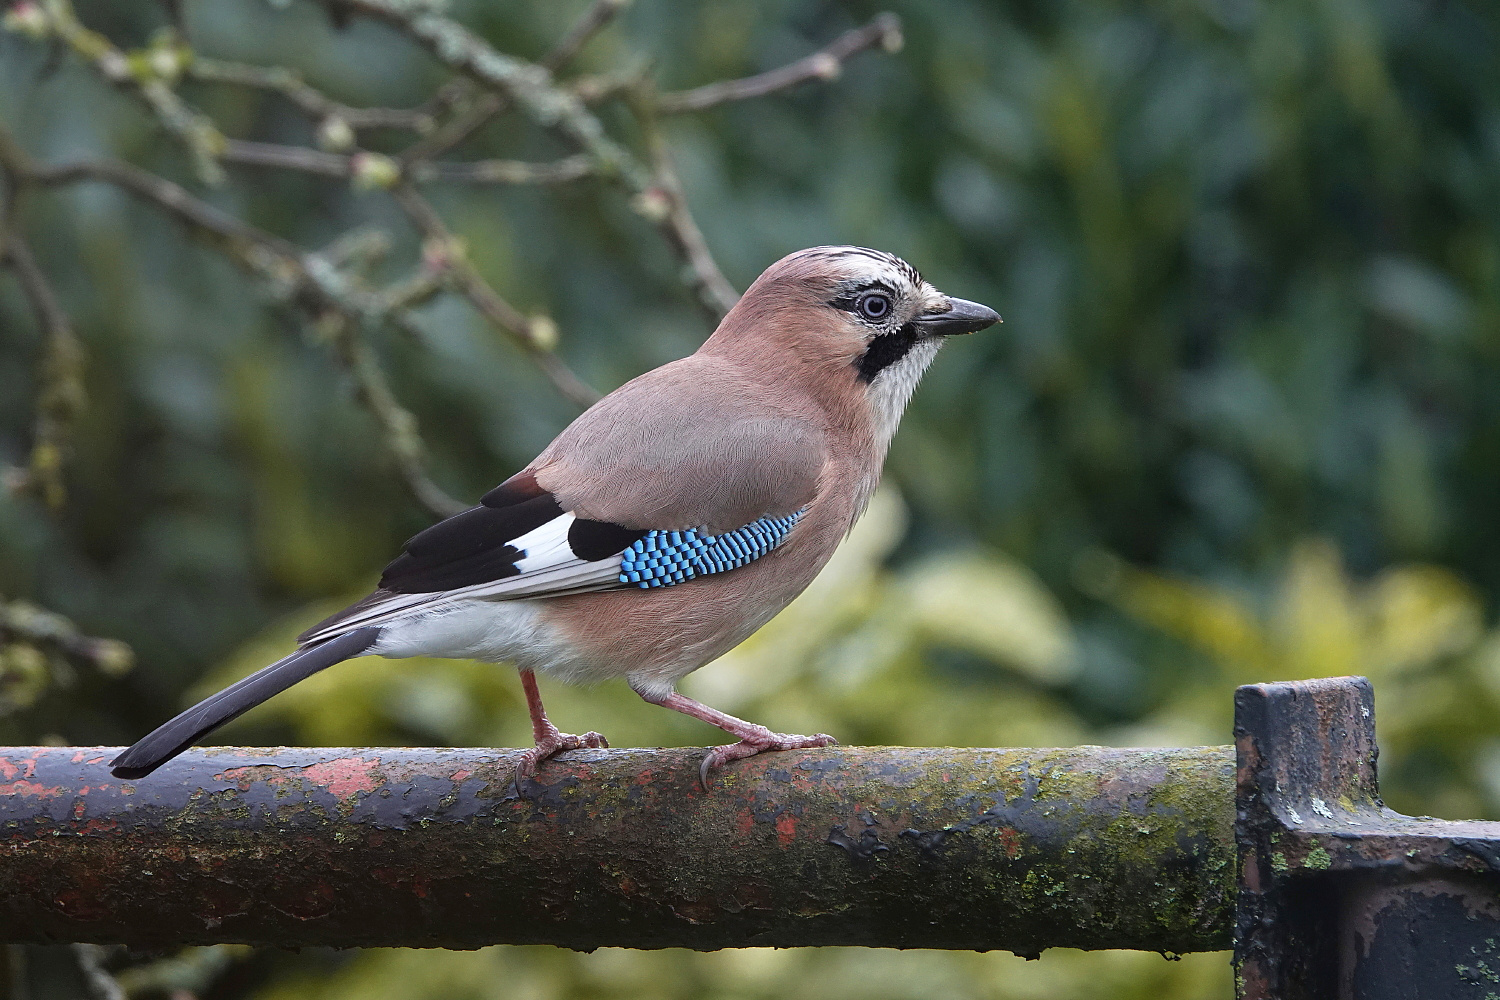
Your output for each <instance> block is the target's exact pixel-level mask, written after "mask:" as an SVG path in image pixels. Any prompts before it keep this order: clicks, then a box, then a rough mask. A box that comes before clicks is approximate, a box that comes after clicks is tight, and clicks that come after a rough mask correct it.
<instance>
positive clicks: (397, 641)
mask: <svg viewBox="0 0 1500 1000" xmlns="http://www.w3.org/2000/svg"><path fill="white" fill-rule="evenodd" d="M539 604H540V602H538V601H529V600H513V601H482V600H460V601H455V602H453V604H452V605H451V606H449V607H446V608H441V609H438V610H435V611H432V612H429V613H428V614H425V615H422V616H420V617H417V618H412V619H410V620H407V621H397V622H393V623H392V624H390V625H387V626H386V627H385V628H384V629H383V630H382V631H381V635H380V639H379V641H378V642H377V643H376V644H375V646H373V647H372V648H371V649H370V652H372V653H375V654H377V655H379V656H387V657H392V658H394V659H401V658H404V657H408V656H438V657H448V658H452V659H461V660H482V661H485V662H488V663H513V664H515V665H516V666H517V667H521V668H523V669H526V670H535V671H537V672H538V673H545V674H549V675H552V676H554V677H557V678H558V679H560V680H565V681H573V682H579V683H588V682H591V681H599V680H605V679H608V678H610V677H618V676H620V675H622V674H624V673H625V670H626V668H624V667H622V666H615V665H613V664H612V663H611V662H609V661H598V660H597V659H596V658H590V657H586V656H582V655H580V651H579V650H578V649H577V647H576V646H575V645H574V644H573V643H572V642H570V641H569V640H568V638H567V637H566V636H564V635H563V634H562V633H561V632H559V630H558V629H557V628H556V627H555V626H553V625H552V624H551V623H550V622H548V621H547V620H546V618H545V616H543V615H542V614H541V609H540V607H539Z"/></svg>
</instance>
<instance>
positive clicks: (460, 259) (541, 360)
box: [391, 183, 599, 406]
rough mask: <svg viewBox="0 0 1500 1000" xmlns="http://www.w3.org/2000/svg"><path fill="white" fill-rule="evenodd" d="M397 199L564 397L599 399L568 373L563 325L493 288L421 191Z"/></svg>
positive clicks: (457, 278)
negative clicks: (561, 343)
mask: <svg viewBox="0 0 1500 1000" xmlns="http://www.w3.org/2000/svg"><path fill="white" fill-rule="evenodd" d="M391 195H392V196H393V197H394V198H395V199H396V204H398V205H400V206H401V209H402V210H403V211H404V212H406V215H407V217H408V218H410V219H411V220H412V223H413V225H415V226H416V227H417V229H418V230H419V231H420V232H421V233H422V236H423V238H424V239H425V240H426V243H427V247H428V251H427V252H428V254H429V255H430V256H431V257H432V258H433V259H434V260H435V261H436V262H437V263H438V265H439V266H441V267H443V268H445V269H447V270H448V271H449V272H450V273H451V274H452V277H453V281H454V284H455V286H456V288H457V290H458V292H459V294H461V295H462V296H463V297H464V298H466V299H468V300H469V303H470V304H471V305H472V306H473V307H474V308H475V309H476V310H477V311H478V312H479V314H480V315H481V316H483V317H484V318H485V319H486V320H488V321H489V322H490V324H491V325H492V326H494V327H495V328H496V329H499V330H502V331H504V332H505V333H507V334H509V335H510V336H511V337H513V338H514V339H515V340H516V341H517V342H518V343H519V344H520V345H521V346H522V347H524V348H526V349H527V350H528V351H529V352H530V353H531V355H532V356H533V357H534V358H535V359H536V361H537V364H538V365H539V366H540V367H541V369H542V371H543V372H545V373H546V375H547V377H548V378H549V379H551V380H552V384H553V385H555V386H556V387H557V390H558V391H559V392H560V393H562V394H563V396H564V397H566V398H567V399H570V400H572V401H573V402H574V403H577V404H578V405H579V406H589V405H591V404H593V403H594V402H595V401H596V400H598V399H599V393H598V392H597V391H595V390H594V388H593V387H592V386H590V385H589V384H588V383H587V382H584V381H583V380H582V379H581V378H579V377H578V376H577V375H576V374H575V373H574V372H573V371H572V369H570V368H568V366H567V365H566V364H564V363H563V361H562V359H561V358H559V357H558V356H557V354H556V352H555V351H554V350H553V349H552V348H553V345H554V344H555V343H556V340H557V326H556V324H554V323H553V322H552V320H551V319H550V318H549V317H545V316H535V317H527V316H525V315H523V314H522V313H521V311H520V310H518V309H517V308H516V307H515V306H513V305H511V304H510V303H509V302H507V301H505V299H503V298H502V297H501V296H500V294H499V293H498V292H496V291H495V290H494V289H493V288H491V287H490V285H489V283H488V282H486V281H485V280H484V278H483V277H481V276H480V274H479V272H478V271H477V270H475V268H474V265H473V264H472V263H471V262H470V261H469V258H468V254H467V252H466V251H465V250H464V247H463V243H462V241H460V240H459V239H458V238H457V237H455V236H454V235H453V234H452V232H450V231H449V229H448V227H447V225H446V224H445V223H444V222H443V220H442V217H441V216H439V215H438V214H437V210H436V209H434V208H433V207H432V204H431V202H429V201H428V200H427V199H426V198H423V197H422V195H421V194H420V193H419V192H418V191H417V189H416V188H414V187H412V186H411V185H410V184H406V183H402V184H398V185H396V186H395V187H394V188H392V189H391Z"/></svg>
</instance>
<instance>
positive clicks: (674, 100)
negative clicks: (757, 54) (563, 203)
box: [657, 14, 904, 115]
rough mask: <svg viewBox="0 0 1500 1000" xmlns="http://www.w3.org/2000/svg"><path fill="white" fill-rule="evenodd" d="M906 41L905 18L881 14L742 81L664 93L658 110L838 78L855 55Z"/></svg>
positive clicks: (894, 48)
mask: <svg viewBox="0 0 1500 1000" xmlns="http://www.w3.org/2000/svg"><path fill="white" fill-rule="evenodd" d="M903 41H904V40H903V38H902V35H901V19H900V18H899V17H897V16H896V15H895V14H880V15H878V16H877V17H876V18H875V19H874V20H873V21H871V22H870V23H869V24H867V25H865V26H864V27H862V28H855V29H853V30H852V31H846V32H844V34H842V35H840V36H839V37H838V38H835V39H834V40H833V41H832V42H830V43H829V44H828V45H826V46H824V47H823V48H821V49H819V50H818V51H816V52H814V53H813V54H812V55H810V56H807V57H805V58H802V59H798V60H797V61H796V62H794V63H789V64H788V65H786V66H782V67H780V68H778V69H773V70H770V71H769V72H765V73H761V74H759V75H757V76H749V77H745V78H744V79H742V80H725V81H723V82H721V83H710V84H708V85H707V86H704V87H698V88H697V89H695V90H682V91H676V92H672V93H666V94H662V95H660V96H659V97H658V98H657V109H658V110H659V111H661V113H662V114H667V115H675V114H681V113H683V112H685V111H702V110H703V109H704V108H712V107H715V106H716V105H719V104H725V103H728V102H729V101H744V100H749V99H750V98H752V97H764V96H765V95H767V94H774V93H776V92H777V91H779V90H786V89H787V88H789V87H795V86H796V85H797V84H799V83H805V82H806V81H808V80H834V79H837V78H838V76H839V74H840V73H842V72H843V64H844V61H845V60H847V59H849V58H850V57H851V56H854V55H858V54H859V53H861V52H863V51H865V50H866V49H872V48H875V47H876V46H880V47H881V48H883V49H885V51H887V52H899V51H900V50H901V46H902V44H903Z"/></svg>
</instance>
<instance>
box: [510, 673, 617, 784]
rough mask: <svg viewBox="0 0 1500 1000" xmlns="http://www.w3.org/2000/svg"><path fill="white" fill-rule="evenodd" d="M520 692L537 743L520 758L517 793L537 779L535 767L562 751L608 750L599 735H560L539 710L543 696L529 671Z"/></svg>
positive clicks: (606, 741)
mask: <svg viewBox="0 0 1500 1000" xmlns="http://www.w3.org/2000/svg"><path fill="white" fill-rule="evenodd" d="M520 674H521V689H522V690H524V691H525V692H526V707H527V709H529V710H530V711H531V735H532V738H533V739H535V740H536V746H534V747H532V748H531V749H530V750H527V751H526V753H525V754H524V755H522V757H521V762H520V763H519V764H517V765H516V788H517V789H519V788H521V787H522V785H523V784H525V783H526V782H528V781H532V780H534V779H535V778H536V769H537V765H538V764H540V763H541V762H542V761H544V760H546V759H547V758H549V757H553V756H556V755H557V754H560V753H562V752H563V751H564V750H577V749H578V748H579V747H590V748H598V747H607V746H609V741H608V740H606V739H605V738H604V737H603V736H600V735H599V734H598V733H584V734H583V735H582V736H570V735H568V734H567V733H560V732H558V731H557V727H556V726H554V725H553V724H552V720H551V719H549V718H547V710H546V709H544V708H543V707H542V695H541V693H540V692H539V691H537V689H536V674H534V673H532V672H531V671H530V670H522V671H520Z"/></svg>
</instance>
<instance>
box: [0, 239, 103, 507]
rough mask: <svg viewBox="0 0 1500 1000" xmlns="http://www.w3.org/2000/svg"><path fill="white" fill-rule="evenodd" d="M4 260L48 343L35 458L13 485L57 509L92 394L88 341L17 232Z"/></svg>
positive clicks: (3, 250) (1, 253)
mask: <svg viewBox="0 0 1500 1000" xmlns="http://www.w3.org/2000/svg"><path fill="white" fill-rule="evenodd" d="M0 263H4V264H8V265H9V266H10V269H11V270H12V271H14V272H15V275H16V279H17V281H19V282H20V285H21V290H22V291H24V292H25V293H26V298H27V300H28V301H29V302H30V303H31V309H32V312H34V313H35V314H36V319H37V325H38V326H39V327H40V328H41V330H42V336H43V337H44V338H45V345H44V346H43V348H42V360H41V362H40V364H39V365H38V366H37V367H38V371H39V373H40V374H39V376H38V378H37V400H36V425H35V430H34V432H33V436H32V444H31V458H30V460H29V461H28V462H27V467H26V470H25V471H24V472H23V473H22V474H21V476H20V477H19V481H18V482H16V483H14V485H13V488H14V489H17V490H25V491H27V492H32V493H35V494H36V495H38V496H39V497H40V498H41V500H42V502H43V503H45V504H46V505H47V506H48V507H51V508H52V509H54V510H56V509H57V508H59V507H61V506H62V505H63V502H64V501H65V500H66V499H67V487H66V485H65V483H64V481H63V465H64V463H65V461H66V460H67V457H68V453H69V451H70V445H71V440H72V436H73V425H74V423H75V422H76V421H77V419H78V415H79V414H80V413H82V412H83V409H84V406H85V405H86V403H87V397H86V395H85V393H84V387H83V345H82V344H80V343H79V342H78V337H77V335H75V334H74V332H73V324H72V323H71V322H70V321H69V320H68V314H67V313H66V312H65V311H64V310H63V307H62V303H60V302H59V301H58V300H57V295H56V294H55V293H54V292H53V291H52V286H51V285H50V284H48V282H47V277H46V275H44V274H43V273H42V269H41V268H40V267H38V266H37V263H36V258H35V257H33V256H32V254H31V248H30V247H28V246H27V245H26V243H25V241H24V240H22V239H21V237H20V236H19V235H17V234H15V233H12V234H11V235H10V236H8V237H6V238H5V239H4V241H3V242H0Z"/></svg>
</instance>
